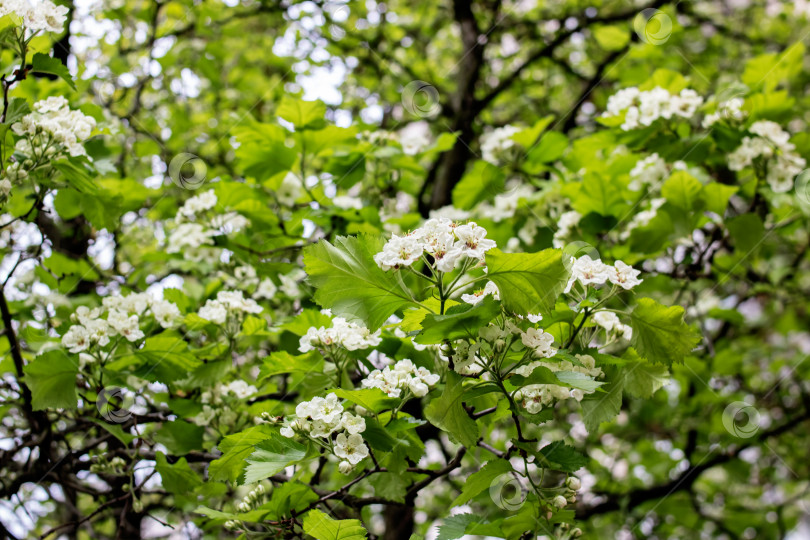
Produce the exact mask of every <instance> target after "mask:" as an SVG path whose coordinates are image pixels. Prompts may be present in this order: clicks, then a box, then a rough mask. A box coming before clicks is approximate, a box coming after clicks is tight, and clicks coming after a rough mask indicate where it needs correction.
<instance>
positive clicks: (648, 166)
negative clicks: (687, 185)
mask: <svg viewBox="0 0 810 540" xmlns="http://www.w3.org/2000/svg"><path fill="white" fill-rule="evenodd" d="M668 174H669V168H668V167H667V162H666V161H664V160H663V159H661V158H660V157H659V156H658V154H651V155H649V156H647V157H645V158H644V159H640V160H638V161H637V162H636V165H635V166H634V167H633V169H632V170H631V171H630V184H629V185H628V186H627V187H628V189H630V190H632V191H639V190H640V189H642V188H643V187H644V186H655V185H657V184H658V183H660V182H661V181H662V180H663V179H664V178H666V176H667V175H668Z"/></svg>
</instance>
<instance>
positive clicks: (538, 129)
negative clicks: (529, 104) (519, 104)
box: [512, 114, 554, 150]
mask: <svg viewBox="0 0 810 540" xmlns="http://www.w3.org/2000/svg"><path fill="white" fill-rule="evenodd" d="M553 120H554V115H552V114H550V115H548V116H545V117H543V118H541V119H540V120H538V121H537V122H535V123H534V125H533V126H532V127H530V128H526V129H524V130H522V131H519V132H517V133H515V134H514V135H512V140H513V141H515V142H516V143H518V144H519V145H520V146H522V147H523V148H525V149H527V150H528V149H529V148H531V147H532V146H534V144H535V143H536V142H537V141H538V140H539V138H540V135H542V134H543V131H545V129H546V128H547V127H548V126H549V124H551V122H552V121H553Z"/></svg>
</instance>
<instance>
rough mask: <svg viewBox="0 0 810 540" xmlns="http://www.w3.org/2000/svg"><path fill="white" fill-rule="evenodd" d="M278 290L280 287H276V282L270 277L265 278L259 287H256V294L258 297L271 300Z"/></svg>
mask: <svg viewBox="0 0 810 540" xmlns="http://www.w3.org/2000/svg"><path fill="white" fill-rule="evenodd" d="M277 291H278V287H276V284H275V283H273V280H272V279H270V278H265V279H263V280H262V281H261V282H260V283H259V287H258V288H257V289H256V292H255V293H254V296H255V297H256V298H264V299H266V300H270V299H272V298H273V297H274V296H275V295H276V292H277Z"/></svg>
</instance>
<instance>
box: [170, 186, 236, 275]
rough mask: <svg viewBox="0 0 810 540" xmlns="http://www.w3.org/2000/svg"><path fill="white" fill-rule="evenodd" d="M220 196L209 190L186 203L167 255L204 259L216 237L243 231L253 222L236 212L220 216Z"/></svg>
mask: <svg viewBox="0 0 810 540" xmlns="http://www.w3.org/2000/svg"><path fill="white" fill-rule="evenodd" d="M216 206H217V195H216V193H214V190H208V191H205V192H203V193H200V194H199V195H195V196H194V197H191V198H189V199H187V200H186V202H185V203H184V204H183V206H181V207H180V209H179V210H178V211H177V214H176V215H175V218H174V220H175V223H176V227H175V228H174V229H173V230H172V231H171V233H170V234H169V239H168V246H167V248H166V252H167V253H181V252H182V253H183V254H184V255H186V256H187V257H188V258H190V259H191V260H199V259H200V258H202V256H203V255H204V249H203V248H204V246H210V245H213V244H214V237H215V236H219V235H221V234H228V233H231V232H236V231H239V230H241V229H244V228H246V227H248V226H249V225H250V221H249V220H248V219H247V218H246V217H245V216H243V215H241V214H238V213H236V212H217V211H214V210H215V209H216Z"/></svg>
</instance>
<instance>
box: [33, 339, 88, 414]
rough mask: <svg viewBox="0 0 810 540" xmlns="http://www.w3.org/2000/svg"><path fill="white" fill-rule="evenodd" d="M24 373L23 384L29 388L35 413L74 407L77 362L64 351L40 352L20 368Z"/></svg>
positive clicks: (76, 399)
mask: <svg viewBox="0 0 810 540" xmlns="http://www.w3.org/2000/svg"><path fill="white" fill-rule="evenodd" d="M23 373H24V374H25V384H26V385H28V388H30V389H31V405H32V406H33V408H34V410H35V411H40V410H42V409H75V408H76V406H77V403H78V398H77V396H76V375H77V374H78V373H79V363H78V362H77V361H76V359H75V358H73V357H71V356H68V355H67V354H65V352H64V351H63V350H61V349H53V350H50V351H47V352H45V353H42V354H41V355H39V356H37V357H36V358H34V360H33V361H31V362H30V363H29V364H28V365H26V366H25V367H24V368H23Z"/></svg>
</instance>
